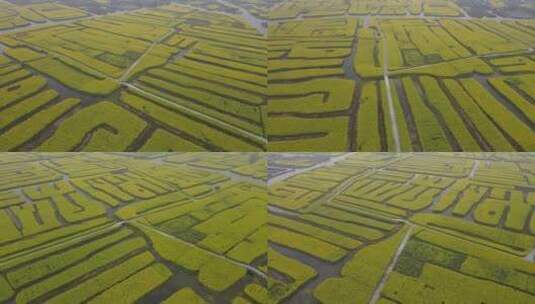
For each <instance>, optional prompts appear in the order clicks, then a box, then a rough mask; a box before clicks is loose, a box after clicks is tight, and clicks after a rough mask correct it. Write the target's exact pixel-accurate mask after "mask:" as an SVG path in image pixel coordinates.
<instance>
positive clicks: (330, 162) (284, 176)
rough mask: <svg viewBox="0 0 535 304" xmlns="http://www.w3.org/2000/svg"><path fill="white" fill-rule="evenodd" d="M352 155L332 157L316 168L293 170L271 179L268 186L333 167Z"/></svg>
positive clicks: (316, 165)
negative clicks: (302, 174) (309, 172)
mask: <svg viewBox="0 0 535 304" xmlns="http://www.w3.org/2000/svg"><path fill="white" fill-rule="evenodd" d="M350 155H351V153H346V154H343V155H340V156H336V157H332V158H331V159H329V160H328V161H324V162H321V163H318V164H315V165H314V166H310V167H307V168H302V169H295V170H292V171H290V172H287V173H284V174H281V175H277V176H275V177H273V178H270V179H269V180H268V186H270V185H272V184H274V183H278V182H281V181H283V180H286V179H288V178H290V177H292V176H294V175H297V174H301V173H305V172H308V171H311V170H314V169H318V168H321V167H326V166H327V167H328V166H332V165H334V164H335V163H336V162H337V161H340V160H344V159H345V158H347V157H348V156H350Z"/></svg>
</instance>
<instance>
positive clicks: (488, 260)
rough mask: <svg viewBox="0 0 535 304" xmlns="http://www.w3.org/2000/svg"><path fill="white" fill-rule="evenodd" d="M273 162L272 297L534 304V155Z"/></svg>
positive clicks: (311, 157)
mask: <svg viewBox="0 0 535 304" xmlns="http://www.w3.org/2000/svg"><path fill="white" fill-rule="evenodd" d="M268 164H269V165H268V166H269V167H270V168H271V167H273V168H275V169H274V170H270V174H271V176H270V179H269V207H268V209H269V219H268V223H269V226H268V238H269V250H268V265H269V269H268V274H269V278H270V281H269V288H268V290H269V291H270V292H271V298H270V303H324V304H330V303H333V304H334V303H336V304H343V303H353V304H354V303H359V304H360V303H381V304H388V303H398V304H399V303H403V304H409V303H410V304H413V303H487V304H490V303H525V304H527V303H533V302H534V301H535V289H534V287H535V284H534V283H533V282H535V281H534V280H535V212H534V211H535V156H534V155H533V154H522V153H480V154H470V153H425V154H422V153H418V154H411V153H404V154H394V153H349V154H341V155H340V154H330V155H326V154H325V155H324V154H321V153H316V154H305V155H300V154H279V155H273V154H270V155H269V156H268ZM294 164H295V165H294Z"/></svg>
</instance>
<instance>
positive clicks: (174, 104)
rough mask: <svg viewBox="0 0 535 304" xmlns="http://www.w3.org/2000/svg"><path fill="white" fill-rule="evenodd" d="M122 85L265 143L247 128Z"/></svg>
mask: <svg viewBox="0 0 535 304" xmlns="http://www.w3.org/2000/svg"><path fill="white" fill-rule="evenodd" d="M121 84H122V85H124V86H126V87H128V88H130V89H132V90H133V91H136V92H138V93H139V94H142V95H145V96H147V97H149V98H152V99H157V100H159V101H160V102H163V103H165V104H168V105H170V106H172V107H175V108H177V109H180V110H181V111H184V112H185V113H187V114H189V115H192V116H194V117H197V118H200V119H202V120H205V121H208V122H212V123H214V124H215V125H218V124H219V125H223V126H225V127H226V128H227V129H228V130H230V131H231V132H234V133H237V134H239V135H241V136H243V137H245V138H253V139H254V140H256V141H257V142H258V143H261V144H264V145H267V138H265V137H263V136H260V135H257V134H255V133H251V132H249V131H247V130H243V129H240V128H238V127H236V126H234V125H231V124H229V123H226V122H224V121H221V120H219V119H216V118H213V117H212V116H209V115H206V114H204V113H201V112H199V111H196V110H193V109H190V108H188V107H185V106H183V105H180V104H177V103H174V102H172V101H169V100H167V99H165V98H162V97H160V96H158V95H154V94H152V93H150V92H147V91H145V90H143V89H140V88H138V87H136V86H135V85H133V84H130V83H127V82H121Z"/></svg>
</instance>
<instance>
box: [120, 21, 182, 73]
mask: <svg viewBox="0 0 535 304" xmlns="http://www.w3.org/2000/svg"><path fill="white" fill-rule="evenodd" d="M174 32H175V29H171V30H169V31H168V32H167V33H165V34H164V35H162V36H161V37H160V38H158V39H156V40H155V41H154V42H153V43H152V44H151V46H150V47H149V48H148V49H147V51H146V52H145V53H143V55H141V56H139V58H138V59H137V60H136V61H135V62H134V63H133V64H131V65H130V67H129V68H128V70H126V71H124V73H123V75H122V76H121V77H120V78H119V81H120V82H124V81H126V80H127V79H128V76H130V72H132V70H133V69H134V68H135V67H136V66H137V65H138V63H140V62H141V60H143V58H144V57H145V56H146V55H147V54H149V53H150V52H151V51H152V49H153V48H154V47H155V46H157V45H158V44H160V43H161V42H162V41H164V40H165V39H166V38H167V37H169V36H170V35H171V34H173V33H174Z"/></svg>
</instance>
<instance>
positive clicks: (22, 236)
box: [0, 153, 267, 303]
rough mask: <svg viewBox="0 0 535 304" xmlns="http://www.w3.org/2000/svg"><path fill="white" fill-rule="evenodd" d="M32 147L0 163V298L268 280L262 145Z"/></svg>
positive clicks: (206, 294) (203, 291)
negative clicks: (243, 150)
mask: <svg viewBox="0 0 535 304" xmlns="http://www.w3.org/2000/svg"><path fill="white" fill-rule="evenodd" d="M10 155H12V156H10ZM31 155H33V156H31ZM31 155H30V154H9V155H7V154H6V155H3V156H2V164H0V175H1V177H2V178H1V179H0V180H1V181H2V182H1V183H0V185H1V186H0V227H1V228H2V234H1V235H0V291H1V292H0V302H5V301H14V302H17V303H33V302H50V303H65V302H72V303H79V302H80V303H81V302H93V303H101V302H115V301H119V299H120V301H124V302H125V303H134V302H142V303H149V302H153V301H169V302H173V301H175V299H176V298H182V297H186V298H189V297H192V298H195V299H197V300H198V301H203V302H206V303H213V302H214V301H215V299H221V298H225V299H227V300H228V301H229V302H232V301H235V300H236V299H247V298H251V296H249V295H248V293H249V292H250V291H248V290H249V289H250V288H254V286H257V285H262V286H263V285H265V284H266V279H267V275H266V273H265V272H266V269H265V267H266V259H267V227H266V225H267V208H266V204H267V195H266V187H265V176H266V174H264V173H262V171H265V170H266V166H265V159H264V157H263V155H261V154H235V155H229V156H228V157H220V158H217V161H216V157H215V156H211V155H210V154H204V153H185V154H172V153H153V154H102V153H75V154H43V153H34V154H31ZM188 290H189V293H188V294H187V295H184V294H183V293H184V292H186V291H188Z"/></svg>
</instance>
